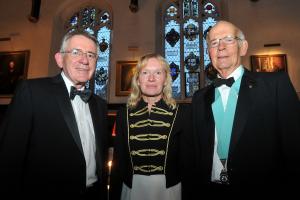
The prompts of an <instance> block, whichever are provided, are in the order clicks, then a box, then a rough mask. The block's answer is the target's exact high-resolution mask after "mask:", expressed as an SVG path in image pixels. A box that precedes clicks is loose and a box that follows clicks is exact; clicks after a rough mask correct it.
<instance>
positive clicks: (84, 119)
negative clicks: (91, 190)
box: [61, 72, 97, 187]
mask: <svg viewBox="0 0 300 200" xmlns="http://www.w3.org/2000/svg"><path fill="white" fill-rule="evenodd" d="M61 75H62V77H63V79H64V81H65V84H66V87H67V89H68V92H69V94H70V90H71V86H73V83H72V82H71V81H70V80H69V79H68V78H67V77H66V75H65V74H64V73H63V72H62V73H61ZM83 89H84V87H82V88H81V90H83ZM71 104H72V107H73V111H74V114H75V118H76V122H77V126H78V131H79V135H80V140H81V145H82V149H83V153H84V158H85V163H86V186H87V187H88V186H91V185H92V184H93V183H94V182H96V181H97V176H96V159H95V154H96V143H95V133H94V126H93V121H92V117H91V112H90V108H89V104H88V103H85V102H84V101H82V99H81V98H80V96H79V95H76V96H75V98H74V99H73V100H71Z"/></svg>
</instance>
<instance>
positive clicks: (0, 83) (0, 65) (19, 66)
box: [0, 50, 30, 96]
mask: <svg viewBox="0 0 300 200" xmlns="http://www.w3.org/2000/svg"><path fill="white" fill-rule="evenodd" d="M29 56H30V51H29V50H24V51H10V52H0V96H12V95H13V93H14V90H15V88H16V85H17V83H18V82H19V81H20V80H22V79H26V78H27V71H28V63H29Z"/></svg>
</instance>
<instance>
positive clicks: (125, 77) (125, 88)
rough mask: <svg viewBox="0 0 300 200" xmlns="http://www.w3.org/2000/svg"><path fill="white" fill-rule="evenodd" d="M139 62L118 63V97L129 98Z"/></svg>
mask: <svg viewBox="0 0 300 200" xmlns="http://www.w3.org/2000/svg"><path fill="white" fill-rule="evenodd" d="M136 65H137V61H117V66H116V96H128V95H129V94H130V91H131V79H132V76H133V73H134V70H135V68H136Z"/></svg>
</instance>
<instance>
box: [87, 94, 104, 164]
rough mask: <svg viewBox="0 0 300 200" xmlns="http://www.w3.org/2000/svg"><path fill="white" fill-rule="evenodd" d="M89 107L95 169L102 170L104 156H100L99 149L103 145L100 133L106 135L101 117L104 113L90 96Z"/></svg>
mask: <svg viewBox="0 0 300 200" xmlns="http://www.w3.org/2000/svg"><path fill="white" fill-rule="evenodd" d="M89 107H90V112H91V117H92V120H93V126H94V133H95V141H96V157H97V159H96V162H97V166H98V167H97V169H102V167H103V166H102V163H103V162H102V161H103V159H104V156H105V155H102V153H101V152H103V151H101V147H103V146H104V145H103V144H102V142H104V141H103V137H101V135H100V134H101V133H103V132H104V133H106V130H104V128H105V127H106V125H105V124H103V122H105V121H106V119H102V116H105V115H104V114H103V112H104V113H105V111H104V110H103V109H101V108H99V106H98V105H97V102H96V98H95V97H94V96H93V95H92V97H91V98H90V100H89Z"/></svg>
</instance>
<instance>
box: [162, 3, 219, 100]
mask: <svg viewBox="0 0 300 200" xmlns="http://www.w3.org/2000/svg"><path fill="white" fill-rule="evenodd" d="M219 4H220V1H218V0H215V1H213V0H211V1H209V0H178V1H165V2H164V5H163V15H162V16H163V27H164V32H163V38H164V56H165V58H166V60H167V61H168V62H169V64H170V68H171V75H172V80H173V83H172V89H173V96H174V97H175V98H176V99H178V100H184V99H186V98H189V97H191V96H192V95H193V94H194V92H195V91H196V90H198V89H199V88H200V87H203V86H205V85H207V84H209V79H208V78H207V76H205V71H206V70H207V68H208V67H209V66H210V59H209V55H208V53H207V45H206V42H205V38H204V37H205V36H204V35H205V33H206V31H207V29H208V28H209V27H210V26H213V25H214V24H215V23H216V22H217V21H218V19H219V16H220V12H219V9H218V8H219V7H220V5H219Z"/></svg>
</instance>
